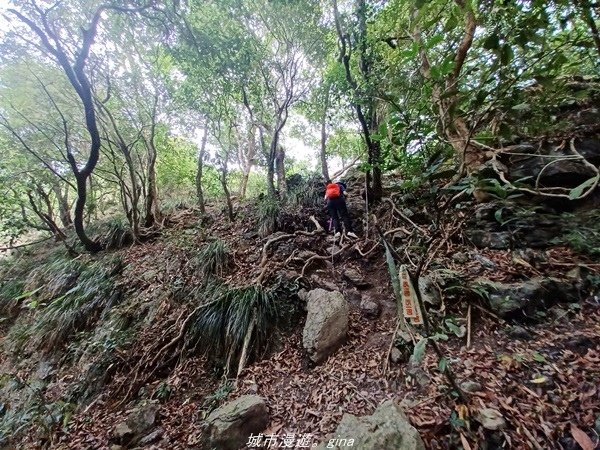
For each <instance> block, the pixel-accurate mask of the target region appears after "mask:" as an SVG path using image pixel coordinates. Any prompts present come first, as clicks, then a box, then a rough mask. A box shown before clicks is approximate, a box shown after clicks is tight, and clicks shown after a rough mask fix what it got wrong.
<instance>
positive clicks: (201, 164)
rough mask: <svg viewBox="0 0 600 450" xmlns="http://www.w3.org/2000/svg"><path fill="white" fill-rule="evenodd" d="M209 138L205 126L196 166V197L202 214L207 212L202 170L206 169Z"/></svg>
mask: <svg viewBox="0 0 600 450" xmlns="http://www.w3.org/2000/svg"><path fill="white" fill-rule="evenodd" d="M207 139H208V128H205V129H204V135H203V136H202V143H201V144H200V153H198V165H197V168H196V197H197V199H198V206H199V208H200V213H201V214H206V207H205V206H204V189H203V188H202V172H203V170H204V156H205V149H206V140H207Z"/></svg>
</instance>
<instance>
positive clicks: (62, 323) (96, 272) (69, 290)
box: [27, 258, 121, 349]
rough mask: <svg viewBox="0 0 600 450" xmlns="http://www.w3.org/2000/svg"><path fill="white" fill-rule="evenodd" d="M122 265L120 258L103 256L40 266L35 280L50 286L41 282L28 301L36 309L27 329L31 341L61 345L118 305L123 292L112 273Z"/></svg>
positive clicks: (46, 346)
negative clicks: (89, 259) (91, 259)
mask: <svg viewBox="0 0 600 450" xmlns="http://www.w3.org/2000/svg"><path fill="white" fill-rule="evenodd" d="M119 266H120V261H119V260H118V258H110V259H107V258H103V259H100V260H96V261H91V262H88V263H84V262H83V261H81V260H70V261H60V260H57V261H53V262H51V263H49V264H48V266H47V267H44V268H40V276H34V277H33V280H36V281H37V282H38V283H39V282H46V283H48V286H44V285H38V287H42V289H41V290H39V291H38V292H36V293H34V294H33V295H32V296H31V300H30V301H29V303H28V306H29V307H30V308H31V309H34V310H36V312H37V314H36V316H35V319H34V320H33V321H32V325H31V326H30V327H29V328H28V330H27V335H28V337H29V340H30V342H31V343H32V344H33V345H34V346H37V347H43V348H45V349H51V348H56V347H59V346H60V345H62V344H63V343H64V342H65V341H66V340H67V339H68V338H69V337H70V336H71V335H72V334H73V333H75V332H77V331H81V330H84V329H87V328H88V327H89V326H90V325H91V324H92V323H93V322H94V321H95V320H97V319H98V318H99V317H100V316H101V315H102V314H103V313H105V312H106V311H108V310H109V309H110V308H111V307H112V306H114V305H115V304H117V303H118V302H119V301H120V298H121V295H120V291H119V290H118V289H117V288H116V287H115V285H114V281H113V279H112V276H113V275H114V273H115V272H116V268H117V267H119ZM33 280H29V283H30V285H31V287H32V288H33V287H35V284H32V283H33Z"/></svg>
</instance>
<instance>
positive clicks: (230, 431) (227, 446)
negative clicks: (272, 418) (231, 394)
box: [206, 395, 269, 450]
mask: <svg viewBox="0 0 600 450" xmlns="http://www.w3.org/2000/svg"><path fill="white" fill-rule="evenodd" d="M206 422H207V424H208V433H209V438H210V443H211V445H212V447H210V448H215V449H218V450H238V449H239V448H240V447H242V446H243V445H244V444H245V443H246V442H248V437H249V436H250V435H251V434H257V433H260V432H261V431H263V430H264V429H265V428H266V427H267V425H268V424H269V412H268V410H267V404H266V403H265V400H264V399H263V398H262V397H259V396H258V395H243V396H241V397H239V398H237V399H235V400H233V401H231V402H228V403H225V404H224V405H223V406H221V407H219V408H217V409H215V410H214V411H213V412H212V413H210V415H209V416H208V418H207V419H206Z"/></svg>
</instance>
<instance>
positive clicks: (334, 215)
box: [327, 198, 342, 233]
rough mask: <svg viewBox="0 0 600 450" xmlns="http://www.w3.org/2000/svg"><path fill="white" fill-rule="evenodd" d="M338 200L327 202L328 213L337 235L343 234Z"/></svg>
mask: <svg viewBox="0 0 600 450" xmlns="http://www.w3.org/2000/svg"><path fill="white" fill-rule="evenodd" d="M337 200H338V199H336V198H333V199H330V200H328V201H327V211H328V212H329V217H331V221H332V222H333V229H334V230H335V232H336V233H338V232H340V233H341V232H342V225H341V224H340V219H339V217H338V202H337Z"/></svg>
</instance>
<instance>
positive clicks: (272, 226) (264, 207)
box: [257, 196, 281, 237]
mask: <svg viewBox="0 0 600 450" xmlns="http://www.w3.org/2000/svg"><path fill="white" fill-rule="evenodd" d="M280 212H281V205H280V203H279V200H277V199H275V198H271V197H269V196H265V197H264V198H262V199H260V200H259V201H258V214H257V217H258V234H259V235H260V236H261V237H265V236H268V235H270V234H272V233H274V232H275V231H277V227H278V223H279V214H280Z"/></svg>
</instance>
